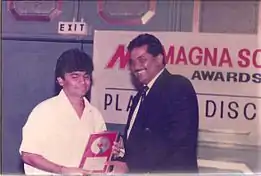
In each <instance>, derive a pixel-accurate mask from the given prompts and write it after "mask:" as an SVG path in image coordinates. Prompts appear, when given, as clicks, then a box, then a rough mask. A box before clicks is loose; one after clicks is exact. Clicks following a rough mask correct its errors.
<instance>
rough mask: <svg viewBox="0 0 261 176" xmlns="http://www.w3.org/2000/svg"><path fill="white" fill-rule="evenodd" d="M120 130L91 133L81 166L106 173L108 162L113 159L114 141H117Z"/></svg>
mask: <svg viewBox="0 0 261 176" xmlns="http://www.w3.org/2000/svg"><path fill="white" fill-rule="evenodd" d="M118 136H119V133H118V132H111V131H110V132H102V133H95V134H91V135H90V138H89V141H88V143H87V145H86V148H85V151H84V154H83V157H82V160H81V163H80V168H82V169H84V170H88V171H90V172H92V173H106V172H108V169H109V168H108V166H107V165H106V162H108V161H110V160H111V159H112V146H113V142H115V141H117V139H118Z"/></svg>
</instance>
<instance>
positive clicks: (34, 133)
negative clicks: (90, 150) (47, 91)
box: [19, 90, 106, 175]
mask: <svg viewBox="0 0 261 176" xmlns="http://www.w3.org/2000/svg"><path fill="white" fill-rule="evenodd" d="M84 103H85V108H84V111H83V115H82V117H81V118H79V117H78V115H77V113H76V111H75V110H74V108H73V106H72V105H71V103H70V101H69V100H68V98H67V96H66V95H65V93H64V92H63V90H62V91H61V92H60V94H59V95H58V96H55V97H52V98H50V99H47V100H45V101H43V102H41V103H40V104H38V105H37V106H36V107H35V108H34V109H33V111H32V112H31V114H30V115H29V117H28V120H27V122H26V124H25V126H24V127H23V131H22V143H21V146H20V149H19V152H20V153H21V151H24V152H29V153H34V154H39V155H42V156H43V157H45V158H46V159H48V160H49V161H52V162H54V163H56V164H59V165H63V166H68V167H79V165H80V162H81V158H82V155H83V153H84V150H85V147H86V144H87V142H88V139H89V136H90V134H91V133H96V132H101V131H105V130H106V125H105V122H104V119H103V117H102V115H101V113H100V112H99V111H98V110H97V109H96V108H95V107H94V106H92V105H91V104H90V103H89V102H88V100H87V99H85V98H84ZM24 169H25V174H28V175H31V174H41V175H46V174H48V175H50V174H51V175H55V174H53V173H48V172H45V171H42V170H39V169H37V168H34V167H32V166H30V165H27V164H24Z"/></svg>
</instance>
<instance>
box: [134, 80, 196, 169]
mask: <svg viewBox="0 0 261 176" xmlns="http://www.w3.org/2000/svg"><path fill="white" fill-rule="evenodd" d="M179 82H180V83H179V86H178V87H177V85H176V84H172V85H171V86H169V87H171V89H169V88H167V89H168V91H169V92H171V93H169V96H168V97H164V99H167V100H165V101H167V103H166V105H165V106H166V107H161V108H162V109H163V111H164V113H163V115H162V116H161V118H162V121H163V122H162V123H161V124H159V125H158V127H157V128H158V131H157V132H155V133H153V132H152V134H150V135H148V136H145V137H144V139H145V140H146V142H145V143H146V146H145V150H144V152H143V154H142V156H141V157H142V159H143V161H144V166H145V168H147V169H148V170H151V171H153V170H158V168H161V169H164V167H165V166H166V167H168V168H169V166H168V165H172V166H171V167H172V168H173V167H176V168H177V169H183V168H182V167H183V166H184V165H189V164H190V163H189V162H191V159H190V157H191V156H192V157H191V158H193V156H196V153H195V151H196V146H197V136H198V134H197V133H198V102H197V97H196V93H195V91H194V88H193V86H192V85H191V83H190V81H189V80H187V79H186V78H182V79H181V80H180V81H179ZM175 89H176V90H175ZM172 90H175V91H172ZM192 160H193V159H192ZM129 167H131V166H129Z"/></svg>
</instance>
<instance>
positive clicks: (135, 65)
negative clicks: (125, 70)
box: [130, 61, 142, 71]
mask: <svg viewBox="0 0 261 176" xmlns="http://www.w3.org/2000/svg"><path fill="white" fill-rule="evenodd" d="M130 68H131V70H132V71H136V70H139V69H141V68H142V64H141V63H140V62H139V61H133V62H132V64H131V67H130Z"/></svg>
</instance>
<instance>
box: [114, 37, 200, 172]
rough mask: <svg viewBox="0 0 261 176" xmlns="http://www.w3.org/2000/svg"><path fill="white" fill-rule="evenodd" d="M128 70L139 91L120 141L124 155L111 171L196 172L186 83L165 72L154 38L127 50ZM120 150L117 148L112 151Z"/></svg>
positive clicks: (193, 109) (193, 111) (194, 105)
mask: <svg viewBox="0 0 261 176" xmlns="http://www.w3.org/2000/svg"><path fill="white" fill-rule="evenodd" d="M128 51H129V52H130V60H129V67H130V71H131V73H132V74H133V76H134V77H135V78H136V79H137V80H138V81H139V83H141V85H142V88H141V90H140V91H139V92H138V93H137V95H136V96H135V98H134V99H133V104H132V107H131V109H130V113H129V116H128V121H127V124H126V128H125V133H124V137H123V141H124V148H125V154H124V156H123V157H122V159H121V161H115V162H114V163H113V165H114V170H115V172H126V171H127V170H128V171H129V172H131V173H156V172H158V173H173V172H183V173H184V172H193V173H194V172H197V171H198V165H197V139H198V102H197V96H196V93H195V90H194V88H193V86H192V84H191V83H190V81H189V80H188V79H187V78H185V77H183V76H181V75H172V74H170V73H169V72H168V71H167V69H166V68H165V65H166V63H165V58H164V49H163V46H162V44H161V42H160V41H159V39H157V38H156V37H155V36H153V35H150V34H141V35H139V36H138V37H136V38H134V39H133V40H132V41H131V42H130V43H129V45H128ZM120 149H121V146H120V145H119V143H116V144H115V146H114V152H115V153H117V154H118V153H119V152H120V151H122V150H120Z"/></svg>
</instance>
